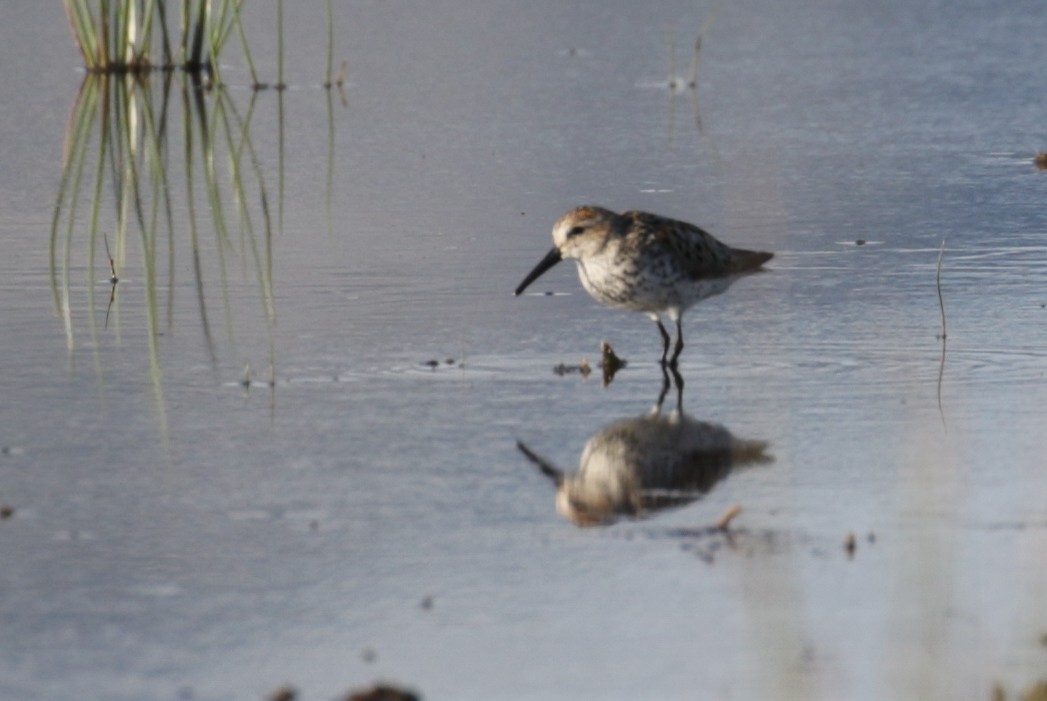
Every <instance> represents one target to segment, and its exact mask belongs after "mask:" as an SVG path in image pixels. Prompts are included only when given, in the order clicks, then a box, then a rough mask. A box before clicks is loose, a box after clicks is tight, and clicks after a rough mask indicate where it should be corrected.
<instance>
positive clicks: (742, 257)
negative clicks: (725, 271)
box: [731, 248, 774, 273]
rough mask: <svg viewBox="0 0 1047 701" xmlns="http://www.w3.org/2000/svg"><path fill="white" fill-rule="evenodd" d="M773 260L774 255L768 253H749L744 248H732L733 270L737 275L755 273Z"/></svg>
mask: <svg viewBox="0 0 1047 701" xmlns="http://www.w3.org/2000/svg"><path fill="white" fill-rule="evenodd" d="M771 258H774V254H773V253H768V252H767V251H747V250H745V249H742V248H732V249H731V259H732V260H731V269H732V271H733V272H736V273H747V272H751V271H755V270H757V269H758V268H759V267H760V266H761V265H763V264H764V263H766V262H767V261H769V260H770V259H771Z"/></svg>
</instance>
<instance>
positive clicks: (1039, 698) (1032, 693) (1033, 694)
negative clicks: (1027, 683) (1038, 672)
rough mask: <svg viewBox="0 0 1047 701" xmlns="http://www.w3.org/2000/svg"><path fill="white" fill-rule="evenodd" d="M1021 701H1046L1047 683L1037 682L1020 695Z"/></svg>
mask: <svg viewBox="0 0 1047 701" xmlns="http://www.w3.org/2000/svg"><path fill="white" fill-rule="evenodd" d="M1022 701H1047V681H1043V680H1041V681H1038V682H1036V683H1035V684H1033V685H1032V687H1031V688H1030V689H1029V690H1028V691H1026V692H1025V693H1024V694H1022Z"/></svg>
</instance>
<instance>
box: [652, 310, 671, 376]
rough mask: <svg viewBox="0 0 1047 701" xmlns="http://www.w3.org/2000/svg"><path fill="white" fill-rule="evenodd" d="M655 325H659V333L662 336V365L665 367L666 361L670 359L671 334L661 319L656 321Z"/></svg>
mask: <svg viewBox="0 0 1047 701" xmlns="http://www.w3.org/2000/svg"><path fill="white" fill-rule="evenodd" d="M654 323H656V324H658V331H659V333H661V334H662V365H665V361H666V359H668V357H669V341H670V340H671V339H670V338H669V332H668V331H666V330H665V327H664V326H662V320H661V319H655V320H654Z"/></svg>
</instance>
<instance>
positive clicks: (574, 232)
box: [567, 226, 585, 238]
mask: <svg viewBox="0 0 1047 701" xmlns="http://www.w3.org/2000/svg"><path fill="white" fill-rule="evenodd" d="M583 231H585V229H584V228H583V227H580V226H576V227H574V228H572V229H571V230H570V231H568V232H567V238H571V237H572V236H577V235H578V234H580V233H582V232H583Z"/></svg>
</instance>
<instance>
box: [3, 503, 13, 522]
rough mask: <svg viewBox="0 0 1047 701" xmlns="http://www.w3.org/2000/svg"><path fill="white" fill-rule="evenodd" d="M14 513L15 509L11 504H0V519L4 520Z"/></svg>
mask: <svg viewBox="0 0 1047 701" xmlns="http://www.w3.org/2000/svg"><path fill="white" fill-rule="evenodd" d="M14 515H15V509H14V507H13V506H7V505H6V504H5V505H4V506H0V521H6V520H7V519H9V518H11V517H12V516H14Z"/></svg>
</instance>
